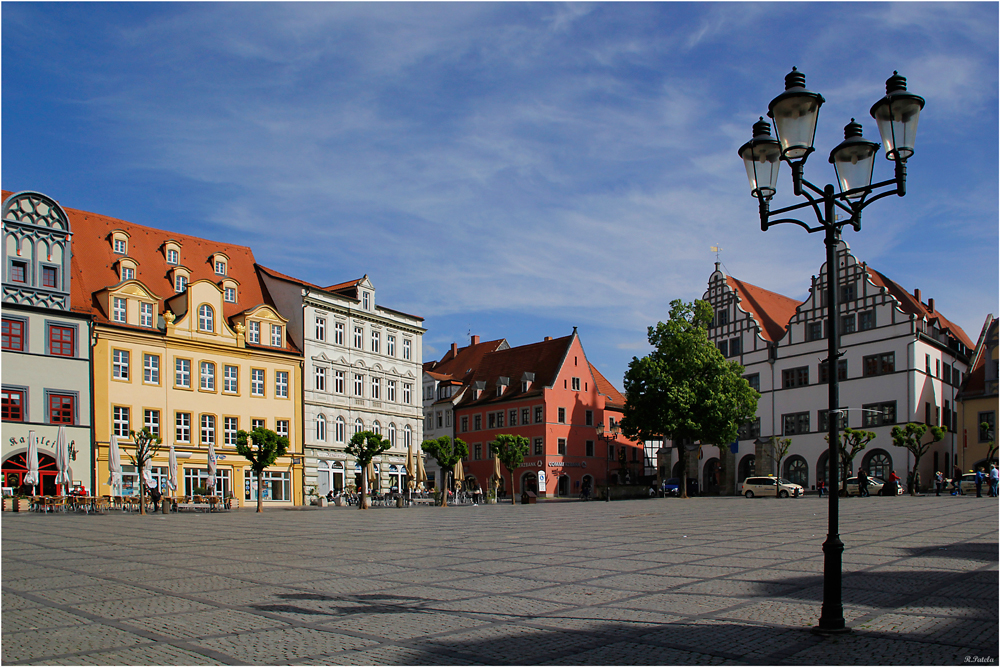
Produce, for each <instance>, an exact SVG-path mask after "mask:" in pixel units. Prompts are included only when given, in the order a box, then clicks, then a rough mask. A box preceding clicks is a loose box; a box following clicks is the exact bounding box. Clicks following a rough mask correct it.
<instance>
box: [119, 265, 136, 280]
mask: <svg viewBox="0 0 1000 667" xmlns="http://www.w3.org/2000/svg"><path fill="white" fill-rule="evenodd" d="M134 278H135V269H133V268H132V267H131V266H123V267H122V280H132V279H134Z"/></svg>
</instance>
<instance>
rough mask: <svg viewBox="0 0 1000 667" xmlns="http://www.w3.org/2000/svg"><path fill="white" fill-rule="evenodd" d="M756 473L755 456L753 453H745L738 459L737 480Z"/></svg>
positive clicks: (739, 480)
mask: <svg viewBox="0 0 1000 667" xmlns="http://www.w3.org/2000/svg"><path fill="white" fill-rule="evenodd" d="M756 474H757V457H756V455H754V454H747V455H746V456H744V457H743V458H742V459H740V467H739V479H737V480H736V481H737V482H742V481H743V480H745V479H746V478H747V477H753V476H754V475H756Z"/></svg>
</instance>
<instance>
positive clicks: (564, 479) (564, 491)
mask: <svg viewBox="0 0 1000 667" xmlns="http://www.w3.org/2000/svg"><path fill="white" fill-rule="evenodd" d="M556 495H557V496H564V497H565V496H568V495H569V475H559V483H558V484H556Z"/></svg>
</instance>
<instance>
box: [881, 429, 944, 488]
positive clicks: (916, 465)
mask: <svg viewBox="0 0 1000 667" xmlns="http://www.w3.org/2000/svg"><path fill="white" fill-rule="evenodd" d="M928 430H930V432H931V439H930V440H928V441H927V442H921V440H923V439H924V435H925V434H926V433H927V431H928ZM943 438H944V429H943V428H941V427H940V426H928V425H927V424H916V423H913V422H910V423H909V424H907V425H906V426H893V427H892V444H894V445H896V446H897V447H902V448H903V449H905V450H907V451H909V452H910V453H911V454H913V470H911V471H910V472H909V474H908V475H907V482H906V483H907V484H908V485H909V487H910V495H911V496H915V495H917V487H918V486H919V485H920V459H921V457H923V455H924V454H926V453H927V450H928V449H930V447H931V445H933V444H934V443H935V442H940V441H941V440H942V439H943Z"/></svg>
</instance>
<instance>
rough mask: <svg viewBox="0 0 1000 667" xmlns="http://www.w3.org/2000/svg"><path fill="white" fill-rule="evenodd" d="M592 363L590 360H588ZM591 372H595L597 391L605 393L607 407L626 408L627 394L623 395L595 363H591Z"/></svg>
mask: <svg viewBox="0 0 1000 667" xmlns="http://www.w3.org/2000/svg"><path fill="white" fill-rule="evenodd" d="M587 363H588V364H590V362H589V361H588V362H587ZM590 372H591V373H593V374H594V382H595V383H597V391H598V392H600V393H601V394H604V396H605V397H606V399H605V402H604V403H605V407H606V408H617V409H619V410H624V409H625V396H624V395H622V393H621V392H620V391H618V390H617V389H615V386H614V385H613V384H611V382H609V381H608V379H607V378H606V377H604V376H603V375H602V374H601V372H600V371H599V370H597V367H596V366H594V364H590Z"/></svg>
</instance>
